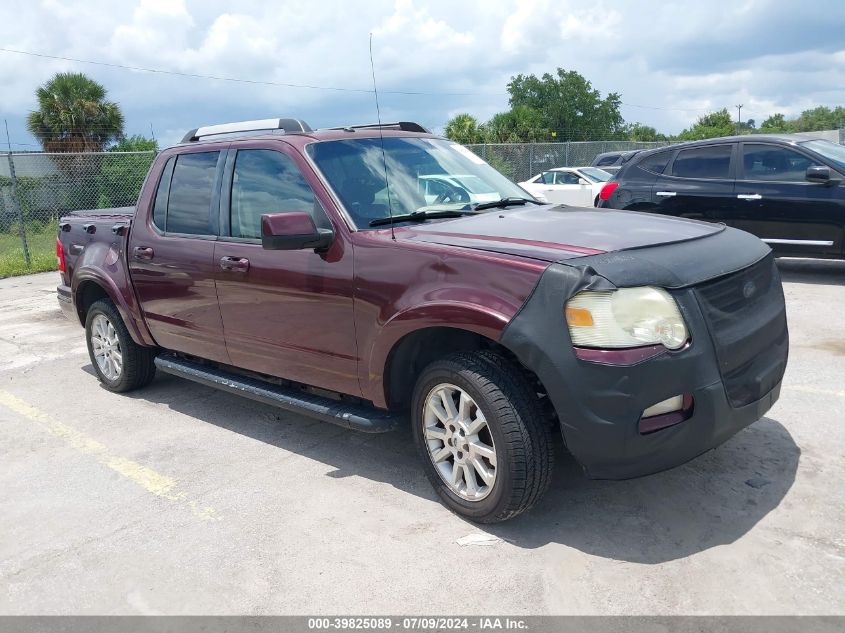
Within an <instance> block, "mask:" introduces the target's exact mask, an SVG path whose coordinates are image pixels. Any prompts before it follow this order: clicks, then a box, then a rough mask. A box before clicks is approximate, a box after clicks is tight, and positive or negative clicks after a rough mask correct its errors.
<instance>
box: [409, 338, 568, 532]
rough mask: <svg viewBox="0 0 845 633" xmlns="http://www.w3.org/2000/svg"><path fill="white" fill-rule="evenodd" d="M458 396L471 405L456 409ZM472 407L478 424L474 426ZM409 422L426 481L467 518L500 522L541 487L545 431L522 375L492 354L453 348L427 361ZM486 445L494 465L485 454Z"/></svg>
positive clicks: (547, 451) (548, 465)
mask: <svg viewBox="0 0 845 633" xmlns="http://www.w3.org/2000/svg"><path fill="white" fill-rule="evenodd" d="M451 387H454V388H455V389H457V392H454V391H452V390H451V389H450V388H451ZM461 392H462V393H461ZM444 395H445V397H444ZM464 396H469V399H471V400H472V401H473V402H472V404H470V403H469V402H468V401H467V402H466V406H465V407H463V406H462V403H464V402H465V397H464ZM447 400H451V402H452V410H451V413H453V414H454V415H452V416H450V415H449V413H450V411H447V407H448V402H447ZM472 405H475V408H474V409H473V406H472ZM462 411H464V412H466V411H469V412H470V413H469V415H464V416H462ZM473 411H475V413H474V416H473V413H472V412H473ZM479 411H480V412H481V413H482V414H483V417H484V419H485V421H486V424H485V426H484V427H481V430H476V429H477V428H478V425H480V424H481V422H480V421H479V420H480V418H479V417H478V412H479ZM444 414H445V417H446V419H447V420H449V421H451V422H444V420H443V418H442V417H441V416H443V415H444ZM467 420H469V422H467ZM411 423H412V425H413V435H414V441H415V443H416V445H417V449H418V450H419V452H420V456H421V457H422V460H423V464H424V468H425V471H426V475H427V476H428V479H429V481H430V482H431V484H432V486H434V489H435V490H436V491H437V494H438V495H439V496H440V498H441V500H442V501H443V503H444V504H445V505H446V506H447V507H449V508H450V509H451V510H452V511H453V512H455V513H457V514H459V515H461V516H463V517H465V518H467V519H470V520H472V521H476V522H478V523H496V522H499V521H505V520H507V519H510V518H512V517H515V516H517V515H518V514H521V513H523V512H525V511H526V510H528V509H529V508H531V507H532V506H533V505H534V504H535V503H536V502H537V500H538V499H539V498H540V497H541V496H542V495H543V493H544V492H545V491H546V489H547V488H548V487H549V481H550V479H551V472H552V464H553V461H554V453H553V448H552V433H553V429H552V427H551V426H550V425H549V424H548V423H547V420H546V416H545V415H544V414H543V410H542V407H541V405H540V400H539V398H538V397H537V393H536V392H535V390H534V389H533V388H532V386H531V384H530V382H529V381H528V379H527V377H526V375H525V373H524V372H523V371H522V369H521V368H520V367H518V366H517V365H516V364H515V363H513V362H511V361H510V360H508V359H507V358H505V357H503V356H502V355H500V354H496V353H494V352H490V351H480V352H460V353H457V354H454V355H452V356H449V357H448V358H445V359H443V360H438V361H435V362H433V363H431V364H430V365H429V366H428V367H426V368H425V369H424V370H423V372H422V373H421V374H420V377H419V379H418V380H417V384H416V386H415V387H414V395H413V399H412V410H411ZM450 424H451V426H452V427H453V429H451V430H450ZM472 431H475V434H472V433H471V432H472ZM473 438H474V439H473ZM450 441H451V442H450ZM491 448H492V449H493V453H494V455H495V463H493V462H492V461H491V460H490V458H489V457H487V455H488V454H489V452H490V451H489V449H491ZM462 449H463V450H462ZM444 455H445V457H444ZM461 460H463V461H461ZM468 462H470V463H469V464H468ZM491 474H492V483H488V482H489V481H490V480H491V477H490V475H491ZM473 479H474V483H475V488H476V490H472V480H473ZM456 480H457V483H456Z"/></svg>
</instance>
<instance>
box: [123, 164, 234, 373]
mask: <svg viewBox="0 0 845 633" xmlns="http://www.w3.org/2000/svg"><path fill="white" fill-rule="evenodd" d="M225 156H226V151H225V148H224V149H215V150H209V149H206V148H191V150H189V151H186V152H184V153H180V154H178V155H175V156H171V157H170V159H169V160H168V161H167V163H166V164H165V166H164V169H163V170H162V172H161V173H160V176H159V180H158V185H157V189H156V195H155V198H154V199H153V200H152V201H151V202H150V206H151V208H150V209H142V208H141V207H140V206H139V208H138V215H139V217H141V218H143V220H142V221H140V222H135V223H133V225H132V229H131V230H130V238H129V252H128V254H127V255H128V261H129V272H130V275H131V277H132V284H133V286H134V288H135V292H136V294H137V296H138V301H139V302H140V304H141V310H142V311H143V313H144V318H145V320H146V323H147V326H148V327H149V329H150V332H151V333H152V335H153V338H155V341H156V343H158V344H159V345H160V346H162V347H164V348H166V349H170V350H175V351H179V352H184V353H186V354H191V355H194V356H199V357H201V358H207V359H209V360H215V361H219V362H223V363H228V362H229V356H228V354H227V353H226V346H225V344H224V342H223V325H222V322H221V319H220V309H219V307H218V305H217V292H216V289H215V285H214V277H215V274H216V269H215V266H214V243H215V241H216V239H217V231H218V217H219V201H220V181H221V177H222V173H223V165H224V160H225Z"/></svg>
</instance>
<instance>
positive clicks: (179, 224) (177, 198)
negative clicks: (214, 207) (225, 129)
mask: <svg viewBox="0 0 845 633" xmlns="http://www.w3.org/2000/svg"><path fill="white" fill-rule="evenodd" d="M219 156H220V152H202V153H198V154H180V155H179V156H178V157H177V158H176V166H175V167H174V168H173V177H172V178H171V182H170V199H169V201H168V204H167V218H166V221H165V231H166V232H167V233H187V234H190V235H214V234H215V233H216V231H215V229H214V226H213V224H212V221H211V198H212V189H213V187H214V176H215V174H216V172H217V159H218V158H219Z"/></svg>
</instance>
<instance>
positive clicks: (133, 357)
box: [85, 299, 156, 392]
mask: <svg viewBox="0 0 845 633" xmlns="http://www.w3.org/2000/svg"><path fill="white" fill-rule="evenodd" d="M108 326H111V329H109V328H108ZM85 341H86V343H87V344H88V356H89V357H90V358H91V365H93V366H94V371H95V372H96V373H97V378H98V379H99V380H100V382H101V383H102V385H103V386H104V387H105V388H106V389H108V390H109V391H114V392H124V391H132V390H133V389H139V388H140V387H144V386H146V385H148V384H149V383H150V381H152V379H153V378H154V377H155V371H156V368H155V364H154V363H153V360H154V359H155V353H156V350H155V348H152V347H144V346H142V345H138V344H137V343H136V342H135V341H133V340H132V337H131V336H130V335H129V330H127V329H126V325H125V324H124V323H123V319H122V318H121V317H120V313H119V312H118V311H117V308H116V307H115V305H114V303H112V302H111V300H109V299H100V300H99V301H95V302H94V303H93V304H91V307H90V308H88V314H87V315H86V317H85ZM104 341H114V342H115V343H114V344H111V345H109V344H108V343H106V344H104ZM97 351H100V352H103V351H105V354H106V356H107V357H110V358H111V362H108V361H106V362H103V355H102V354H101V356H100V359H99V360H98V357H97V354H96V352H97ZM118 359H120V363H119V367H118V364H117V362H116V361H117V360H118Z"/></svg>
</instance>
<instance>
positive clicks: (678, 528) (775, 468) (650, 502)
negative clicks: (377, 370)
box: [86, 367, 801, 564]
mask: <svg viewBox="0 0 845 633" xmlns="http://www.w3.org/2000/svg"><path fill="white" fill-rule="evenodd" d="M86 369H91V368H90V367H88V368H86ZM127 396H128V397H131V398H136V399H139V400H146V401H150V402H156V403H160V404H164V405H166V406H168V407H169V408H170V409H172V410H174V411H177V412H180V413H183V414H185V415H189V416H191V417H194V418H196V419H199V420H202V421H204V422H207V423H209V424H214V425H216V426H218V427H221V428H225V429H227V430H230V431H232V432H234V433H239V434H241V435H243V436H246V437H249V438H252V439H256V440H259V441H261V442H266V443H268V444H271V445H273V446H278V447H280V448H283V449H285V450H287V451H291V452H295V453H297V454H301V455H304V456H306V457H308V458H310V459H314V460H317V461H319V462H322V463H325V464H329V465H331V466H333V467H334V469H335V470H333V471H331V472H329V473H328V474H327V476H329V477H333V478H342V477H347V476H351V475H357V476H360V477H365V478H368V479H371V480H374V481H380V482H385V483H388V484H391V485H393V486H394V487H395V488H397V489H398V490H400V491H402V492H405V493H410V494H414V495H417V496H420V497H423V498H425V499H429V500H435V499H436V495H435V493H434V491H433V490H432V488H431V486H430V485H429V483H428V481H427V480H426V478H425V475H424V474H423V471H422V468H420V465H419V461H418V460H419V457H418V455H417V453H416V451H415V448H414V446H413V441H412V438H411V433H410V430H409V429H408V428H407V427H406V428H402V429H400V430H397V431H394V432H392V433H386V434H380V435H369V434H364V433H357V432H354V431H348V430H345V429H342V428H340V427H337V426H334V425H331V424H327V423H323V422H319V421H315V420H311V419H309V418H305V417H302V416H299V415H295V414H290V413H287V412H285V411H282V410H279V409H275V408H273V407H269V406H264V405H262V404H259V403H255V402H252V401H250V400H246V399H244V398H240V397H238V396H234V395H231V394H227V393H223V392H220V391H217V390H214V389H211V388H209V387H205V386H201V385H197V384H195V383H191V382H188V381H186V380H183V379H180V378H176V377H173V376H167V375H159V376H158V377H157V378H156V380H155V381H154V382H153V383H152V384H151V385H150V386H149V387H147V388H146V389H143V390H141V391H139V392H135V393H131V394H127ZM558 448H559V450H558V459H557V463H556V466H555V470H554V475H553V481H552V485H551V487H550V489H549V491H548V492H547V493H546V495H545V496H544V497H543V498H542V500H541V501H540V502H539V504H538V505H537V506H536V507H535V508H534V510H532V511H531V512H528V513H526V514H525V515H522V516H520V517H517V518H515V519H512V520H510V521H508V522H506V523H502V524H497V525H473V526H472V529H474V530H476V531H483V532H487V533H490V534H493V535H496V536H498V537H500V538H501V539H503V540H505V541H507V542H509V543H512V544H514V545H516V546H518V547H524V548H537V547H541V546H543V545H546V544H548V543H560V544H563V545H566V546H568V547H574V548H576V549H578V550H581V551H583V552H585V553H587V554H591V555H593V556H601V557H604V558H611V559H616V560H624V561H630V562H637V563H645V564H656V563H662V562H666V561H671V560H676V559H679V558H684V557H687V556H690V555H692V554H695V553H697V552H701V551H704V550H707V549H709V548H712V547H716V546H718V545H725V544H728V543H732V542H734V541H736V540H737V539H739V538H740V537H742V536H743V535H744V534H745V533H747V532H748V531H749V530H751V529H752V528H753V527H754V526H755V525H756V524H757V523H758V522H759V521H760V520H761V519H763V517H765V516H766V515H767V514H768V513H769V512H771V511H772V510H773V509H775V508H776V507H777V506H778V505H779V504H780V502H781V500H782V499H783V498H784V496H785V495H786V493H787V492H788V491H789V489H790V487H791V486H792V483H793V481H794V480H795V473H796V470H797V468H798V461H799V457H800V454H801V451H800V449H799V448H798V446H796V444H795V442H794V441H793V439H792V436H791V435H790V434H789V432H788V431H787V430H786V428H785V427H784V426H783V425H782V424H780V423H779V422H777V421H776V420H773V419H770V418H763V419H762V420H760V421H758V422H757V423H755V424H753V425H752V426H750V427H749V428H747V429H745V430H743V431H741V432H740V433H739V434H737V435H736V436H735V437H733V438H732V439H731V440H729V441H728V442H726V443H725V444H724V445H722V446H720V447H719V448H717V449H715V450H713V451H710V452H708V453H706V454H705V455H702V456H700V457H699V458H697V459H695V460H693V461H692V462H690V463H688V464H686V465H684V466H681V467H679V468H675V469H673V470H670V471H666V472H663V473H659V474H656V475H652V476H649V477H643V478H640V479H635V480H628V481H595V480H590V479H587V478H586V477H585V476H584V475H583V473H582V471H581V469H580V467H579V466H578V464H577V463H576V462H575V461H574V459H573V458H572V457H571V456H569V455H568V454H567V453H566V452H565V450H564V449H563V446H562V445H560V446H559V447H558ZM443 512H448V510H446V509H445V508H443Z"/></svg>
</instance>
